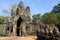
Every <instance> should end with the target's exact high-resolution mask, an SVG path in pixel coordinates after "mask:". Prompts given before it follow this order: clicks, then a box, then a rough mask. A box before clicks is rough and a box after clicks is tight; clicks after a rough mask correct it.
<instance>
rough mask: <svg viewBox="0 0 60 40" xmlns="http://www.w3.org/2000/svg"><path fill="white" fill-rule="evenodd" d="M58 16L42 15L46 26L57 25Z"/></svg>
mask: <svg viewBox="0 0 60 40" xmlns="http://www.w3.org/2000/svg"><path fill="white" fill-rule="evenodd" d="M56 20H57V19H56V15H55V14H54V13H52V12H50V13H45V14H44V15H42V17H41V21H42V22H43V23H44V24H55V23H56Z"/></svg>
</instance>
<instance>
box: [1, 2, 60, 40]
mask: <svg viewBox="0 0 60 40" xmlns="http://www.w3.org/2000/svg"><path fill="white" fill-rule="evenodd" d="M37 30H38V31H37ZM36 33H37V37H38V40H40V39H43V40H45V39H44V38H46V40H49V39H48V37H49V38H50V34H49V33H51V34H53V36H54V33H56V34H60V33H59V30H58V28H57V27H55V26H53V25H50V26H49V25H47V26H46V25H45V24H43V23H42V22H41V21H40V20H32V19H31V18H30V7H29V6H27V7H26V8H25V7H24V4H23V2H22V1H21V2H20V3H19V4H18V7H16V6H13V7H12V9H11V16H9V17H8V18H7V19H6V22H4V23H3V24H0V36H22V35H24V36H26V35H36ZM51 37H52V36H51ZM58 38H60V37H58ZM52 40H53V39H52Z"/></svg>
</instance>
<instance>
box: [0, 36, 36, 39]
mask: <svg viewBox="0 0 60 40" xmlns="http://www.w3.org/2000/svg"><path fill="white" fill-rule="evenodd" d="M36 38H37V37H35V36H28V37H0V40H36Z"/></svg>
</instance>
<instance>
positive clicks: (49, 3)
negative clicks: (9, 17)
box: [0, 0, 60, 16]
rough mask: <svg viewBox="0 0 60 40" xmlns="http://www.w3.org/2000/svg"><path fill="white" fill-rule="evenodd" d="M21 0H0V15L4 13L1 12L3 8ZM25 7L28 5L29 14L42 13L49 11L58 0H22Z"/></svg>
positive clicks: (59, 1)
mask: <svg viewBox="0 0 60 40" xmlns="http://www.w3.org/2000/svg"><path fill="white" fill-rule="evenodd" d="M20 1H21V0H0V15H6V14H4V13H2V11H3V10H4V9H7V10H9V9H10V8H11V5H13V4H15V3H16V4H18V3H19V2H20ZM22 1H23V3H24V5H25V7H26V6H30V10H31V16H32V15H34V14H36V13H41V14H44V13H46V12H50V11H51V10H52V9H53V7H54V6H55V5H57V4H58V3H60V0H22Z"/></svg>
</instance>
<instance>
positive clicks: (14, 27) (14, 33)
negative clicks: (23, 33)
mask: <svg viewBox="0 0 60 40" xmlns="http://www.w3.org/2000/svg"><path fill="white" fill-rule="evenodd" d="M16 30H17V26H16V24H14V25H13V36H17V33H16Z"/></svg>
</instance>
